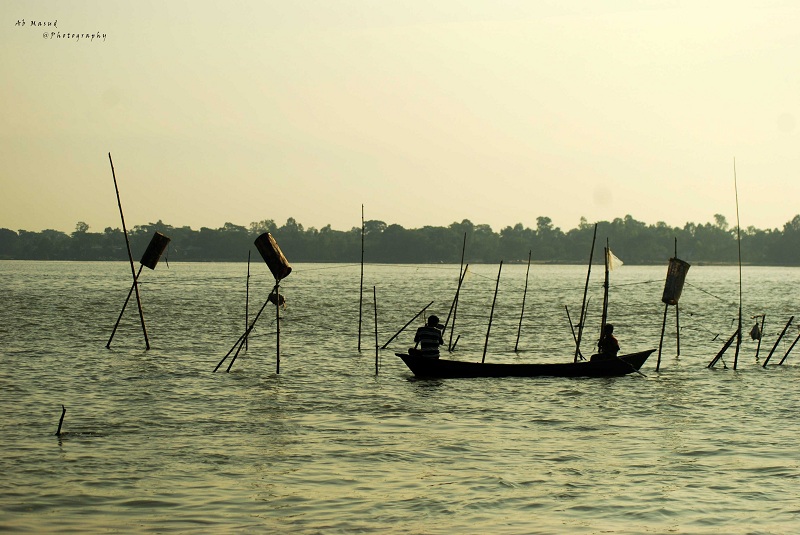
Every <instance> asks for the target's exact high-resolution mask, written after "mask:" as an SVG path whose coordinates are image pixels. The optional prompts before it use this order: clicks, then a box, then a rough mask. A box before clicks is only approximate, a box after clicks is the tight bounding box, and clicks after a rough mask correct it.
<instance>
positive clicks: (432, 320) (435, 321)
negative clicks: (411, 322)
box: [428, 316, 439, 327]
mask: <svg viewBox="0 0 800 535" xmlns="http://www.w3.org/2000/svg"><path fill="white" fill-rule="evenodd" d="M437 325H439V316H428V327H436V326H437Z"/></svg>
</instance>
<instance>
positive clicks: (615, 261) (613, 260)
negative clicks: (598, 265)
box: [606, 249, 624, 271]
mask: <svg viewBox="0 0 800 535" xmlns="http://www.w3.org/2000/svg"><path fill="white" fill-rule="evenodd" d="M606 252H607V253H608V270H609V271H613V270H614V269H615V268H618V267H622V265H623V264H624V262H623V261H622V260H620V259H619V258H617V257H616V256H615V255H614V253H612V252H611V249H606Z"/></svg>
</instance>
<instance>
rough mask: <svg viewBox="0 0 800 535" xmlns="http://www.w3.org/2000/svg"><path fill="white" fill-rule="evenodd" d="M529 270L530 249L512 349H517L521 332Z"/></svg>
mask: <svg viewBox="0 0 800 535" xmlns="http://www.w3.org/2000/svg"><path fill="white" fill-rule="evenodd" d="M530 272H531V251H530V250H529V251H528V269H527V271H525V289H524V290H523V291H522V310H520V312H519V327H518V328H517V341H516V343H515V344H514V351H515V352H516V351H518V350H519V336H520V334H521V333H522V316H523V315H524V314H525V297H526V296H527V295H528V274H529V273H530Z"/></svg>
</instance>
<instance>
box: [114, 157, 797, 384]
mask: <svg viewBox="0 0 800 535" xmlns="http://www.w3.org/2000/svg"><path fill="white" fill-rule="evenodd" d="M108 159H109V163H110V165H111V174H112V178H113V180H114V190H115V192H116V197H117V206H118V207H119V214H120V219H121V221H122V230H123V233H124V236H125V244H126V249H127V253H128V259H129V263H130V269H131V275H132V278H133V284H132V285H131V289H130V291H129V292H128V295H127V297H126V299H125V301H124V303H123V305H122V310H121V311H120V314H119V317H118V318H117V321H116V323H115V324H114V328H113V329H112V332H111V336H110V337H109V339H108V342H107V344H106V347H107V348H109V349H110V348H111V343H112V340H113V338H114V335H115V333H116V331H117V327H118V326H119V323H120V321H121V319H122V316H123V313H124V312H125V309H126V307H127V305H128V303H129V301H130V299H131V297H133V296H135V299H136V304H137V309H138V313H139V320H140V323H141V327H142V333H143V335H144V340H145V347H146V349H147V350H149V349H150V340H149V338H148V335H147V326H146V323H145V319H144V311H143V308H142V300H141V295H140V292H139V279H140V276H141V274H142V270H143V268H144V267H148V268H149V269H151V270H154V269H155V268H156V265H157V264H158V262H159V260H160V258H161V256H162V254H163V253H164V251H165V249H166V248H167V246H168V245H169V242H170V238H168V237H167V236H164V235H163V234H161V233H159V232H156V233H155V235H154V236H153V237H152V239H151V241H150V243H149V245H148V247H147V249H146V251H145V253H144V255H143V256H142V258H141V260H140V266H139V269H138V271H137V270H136V268H135V266H134V261H133V255H132V252H131V246H130V240H129V238H128V232H127V228H126V225H125V216H124V213H123V210H122V201H121V198H120V192H119V186H118V183H117V177H116V172H115V170H114V162H113V160H112V158H111V153H109V154H108ZM734 173H735V169H734ZM737 224H738V193H737ZM737 228H738V227H737ZM364 236H365V223H364V205H362V206H361V281H360V292H359V316H358V351H359V352H361V349H362V348H361V340H362V324H363V302H364ZM596 238H597V224H595V227H594V235H593V238H592V246H591V250H590V254H589V267H588V271H587V274H586V284H585V286H584V293H583V302H582V305H581V311H580V316H579V318H578V323H577V326H576V325H575V324H573V321H572V317H571V315H570V312H569V308H568V307H567V306H566V305H565V309H566V313H567V319H568V321H569V325H570V329H571V331H572V336H573V340H574V342H575V355H574V361H575V362H577V361H578V360H579V359H582V360H585V358H584V356H583V355H582V354H581V349H580V348H581V341H582V338H583V330H584V325H585V324H586V312H587V309H588V306H587V296H588V289H589V281H590V277H591V269H592V260H593V255H594V248H595V242H596ZM466 242H467V235H466V233H465V234H464V242H463V244H462V250H461V264H460V267H459V275H458V284H457V286H456V292H455V296H454V298H453V301H452V303H451V305H450V309H449V311H448V314H447V318H446V320H445V323H444V324H443V325H439V328H440V329H441V331H442V333H443V334H446V333H447V329H448V328H449V329H450V334H449V339H448V341H447V350H448V351H450V352H452V351H454V350H455V348H456V345H457V344H458V341H459V339H460V335H459V336H456V337H455V339H454V336H455V334H454V333H455V324H456V317H457V314H458V303H459V296H460V293H461V288H462V285H463V282H464V278H465V277H466V274H467V271H468V269H469V264H466V265H465V264H464V256H465V251H466ZM255 246H256V248H257V249H258V251H259V253H260V254H261V256H262V258H263V259H264V262H265V263H266V264H267V266H268V267H269V269H270V271H271V272H272V275H273V276H274V278H275V285H274V287H273V289H272V292H271V293H270V294H269V297H268V298H267V300H266V301H265V302H264V304H263V305H262V306H261V308H260V309H259V311H258V312H257V314H256V315H255V317H254V318H253V320H252V321H250V318H249V300H250V254H249V252H248V258H247V294H246V303H245V330H244V332H243V333H242V334H241V335H240V336H239V337H238V338H237V340H236V342H235V343H234V344H233V346H232V347H231V349H230V350H229V351H228V352H227V353H226V354H225V356H224V357H223V358H222V360H220V361H219V363H218V364H217V366H216V367H215V368H214V371H215V372H216V371H217V370H219V369H220V367H221V366H222V365H223V363H224V362H225V361H226V360H228V358H230V361H229V362H228V366H227V368H226V371H228V372H229V371H230V370H231V367H232V366H233V363H234V362H235V361H236V359H237V357H238V356H239V354H240V352H241V351H242V350H243V349H244V350H245V351H246V350H247V344H248V337H249V335H250V333H251V332H252V331H253V329H254V328H255V326H256V322H257V321H258V319H259V318H260V317H261V315H262V313H263V312H264V310H265V308H266V307H267V305H268V304H269V303H273V304H274V305H275V309H276V329H277V332H276V373H280V329H281V328H280V320H281V315H280V309H281V305H282V304H283V301H284V298H283V296H281V294H280V282H281V280H282V279H283V278H285V277H286V276H288V275H289V274H290V273H291V271H292V267H291V266H290V265H289V262H288V261H287V260H286V257H285V256H284V254H283V252H282V251H281V249H280V247H279V246H278V244H277V242H276V241H275V239H274V238H273V237H272V236H271V235H270V234H269V233H264V234H262V235H261V236H259V237H258V238H257V239H256V240H255ZM677 249H678V247H677V239H676V240H675V256H674V257H673V258H671V259H670V263H669V267H668V270H667V280H666V283H665V287H664V294H663V296H662V301H663V302H664V303H665V308H664V320H663V324H662V328H661V339H660V341H659V348H658V361H657V364H656V371H659V368H660V365H661V354H662V347H663V341H664V333H665V329H666V322H667V314H668V310H669V308H670V306H674V307H675V322H676V341H677V355H680V314H679V308H678V301H679V299H680V295H681V292H682V288H683V284H684V281H685V278H686V273H687V272H688V269H689V267H690V265H689V264H688V263H687V262H684V261H683V260H680V259H679V258H678V250H677ZM739 254H740V265H739V270H740V275H739V276H740V304H739V324H738V328H737V330H736V332H735V333H734V334H733V335H732V336H731V337H730V339H729V340H728V341H727V342H726V343H725V345H724V346H723V348H722V349H721V350H720V352H719V353H718V354H717V355H716V356H715V357H714V359H713V360H712V361H711V362H710V363H709V364H708V368H712V367H714V366H715V365H716V364H717V363H718V362H719V361H722V362H723V364H724V360H722V357H723V355H724V353H725V352H726V351H727V350H728V348H729V347H730V346H731V345H733V342H734V340H736V342H737V343H736V355H735V357H734V369H736V366H737V362H738V355H739V346H740V343H741V336H742V326H741V251H740V253H739ZM609 257H610V249H609V247H608V243H606V248H605V280H604V283H603V289H604V295H603V313H602V319H601V336H602V334H603V333H604V331H605V324H606V320H607V311H608V289H609ZM530 265H531V252H530V251H529V252H528V264H527V270H526V272H525V288H524V291H523V296H522V309H521V312H520V316H519V325H518V329H517V337H516V342H515V344H514V351H515V352H516V351H519V341H520V335H521V332H522V324H523V316H524V313H525V300H526V297H527V292H528V280H529V275H530ZM502 269H503V262H502V261H501V262H500V266H499V269H498V273H497V281H496V284H495V291H494V297H493V299H492V306H491V310H490V313H489V322H488V326H487V330H486V338H485V342H484V347H483V355H482V357H481V362H482V363H484V362H485V360H486V354H487V352H488V347H489V337H490V333H491V329H492V321H493V318H494V311H495V305H496V302H497V295H498V291H499V287H500V275H501V273H502ZM372 296H373V309H374V326H375V373H376V375H377V374H378V372H379V369H380V350H381V349H386V348H387V347H388V345H389V344H390V343H391V342H392V341H393V340H394V339H395V338H397V336H399V335H400V334H401V333H402V332H403V331H404V330H405V329H407V328H408V327H409V326H410V325H411V324H412V323H413V322H414V321H415V320H416V319H417V318H418V317H419V316H420V315H423V314H424V313H425V312H426V310H427V309H428V308H429V307H430V306H432V305H433V301H431V302H430V303H428V304H427V305H425V306H424V307H423V308H422V309H421V310H420V311H419V312H417V314H415V315H414V316H413V317H412V318H411V319H410V320H409V321H408V322H407V323H406V324H405V325H404V326H403V327H402V328H401V329H400V330H399V331H398V332H397V333H395V334H394V335H393V336H392V337H391V338H389V340H387V341H386V343H384V344H383V345H382V346H381V345H380V344H379V341H378V296H377V287H375V286H373V288H372ZM754 318H756V319H760V320H761V324H760V327H759V325H758V322H757V323H756V326H755V327H754V328H753V332H751V335H753V336H754V338H756V335H755V333H757V338H758V341H759V343H758V349H757V350H756V359H757V360H758V352H759V350H760V347H761V334H762V333H763V332H764V322H765V315H763V314H762V315H760V316H755V317H754ZM451 320H452V321H451ZM793 320H794V316H792V317H791V318H790V319H789V321H788V322H787V323H786V325H785V327H784V328H783V331H782V332H781V333H780V336H779V337H778V339H777V340H776V341H775V344H774V345H773V347H772V350H771V351H770V352H769V355H768V356H767V358H766V359H765V360H764V363H763V366H764V367H766V366H767V364H768V363H769V361H770V359H771V358H772V356H773V353H774V352H775V350H776V349H777V347H778V345H779V343H780V342H781V340H782V339H783V338H784V336H785V334H786V332H787V330H788V329H789V327H790V325H791V324H792V322H793ZM576 327H577V328H576ZM798 341H800V334H798V336H797V337H796V338H795V339H794V341H793V342H792V344H791V346H790V347H789V349H788V350H787V351H786V353H785V354H784V355H783V358H782V359H781V361H780V362H779V365H780V364H783V362H784V361H785V360H786V358H787V356H788V355H789V353H790V352H791V350H792V349H793V348H794V346H795V345H796V344H797V342H798Z"/></svg>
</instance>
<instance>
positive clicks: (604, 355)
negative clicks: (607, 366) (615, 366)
mask: <svg viewBox="0 0 800 535" xmlns="http://www.w3.org/2000/svg"><path fill="white" fill-rule="evenodd" d="M597 352H598V354H597V355H592V360H597V359H613V358H616V356H617V353H619V341H618V340H617V339H616V338H615V337H614V326H613V325H612V324H610V323H606V326H605V330H604V331H603V336H601V337H600V340H599V341H598V342H597Z"/></svg>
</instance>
